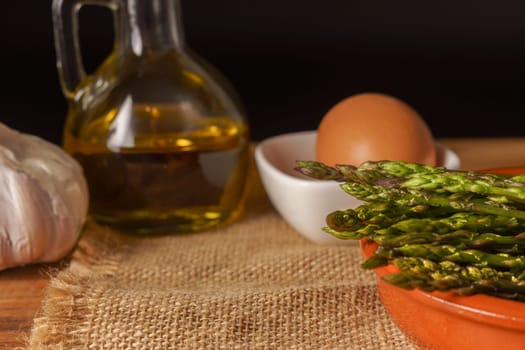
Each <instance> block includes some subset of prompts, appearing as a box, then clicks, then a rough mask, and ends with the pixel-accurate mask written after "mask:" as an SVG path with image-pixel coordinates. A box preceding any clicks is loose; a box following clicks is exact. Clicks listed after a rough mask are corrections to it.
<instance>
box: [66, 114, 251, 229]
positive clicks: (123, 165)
mask: <svg viewBox="0 0 525 350" xmlns="http://www.w3.org/2000/svg"><path fill="white" fill-rule="evenodd" d="M186 109H187V108H186V106H184V105H162V104H161V105H152V104H144V105H141V104H135V105H133V107H132V108H128V109H126V108H125V106H123V107H121V108H119V109H118V110H116V109H113V110H110V111H109V112H107V113H106V114H103V115H101V116H100V117H96V118H94V119H93V120H91V121H87V122H84V123H83V124H82V126H81V127H80V128H78V127H77V128H75V127H74V125H72V124H69V125H66V129H65V134H64V148H65V149H66V150H67V151H68V152H69V153H71V154H72V155H73V156H74V157H75V158H76V159H77V160H78V161H79V162H80V164H81V165H82V166H83V169H84V174H85V177H86V179H87V182H88V186H89V189H90V213H91V216H92V218H93V219H94V220H96V221H98V222H100V223H103V224H108V225H110V226H113V227H116V228H119V229H123V230H127V231H132V232H137V233H145V234H148V233H170V232H192V231H201V230H206V229H210V228H214V227H217V226H220V225H223V224H226V223H229V222H231V221H233V220H235V219H236V218H237V217H238V216H239V215H240V213H241V209H242V199H243V195H244V188H245V181H246V176H247V171H248V162H249V142H248V140H249V138H248V130H247V127H246V125H244V124H239V123H236V122H234V121H233V120H235V119H234V118H229V117H208V116H206V117H203V116H200V115H198V113H194V112H191V113H190V112H189V111H188V110H186Z"/></svg>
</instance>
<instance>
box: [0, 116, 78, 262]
mask: <svg viewBox="0 0 525 350" xmlns="http://www.w3.org/2000/svg"><path fill="white" fill-rule="evenodd" d="M87 210H88V189H87V184H86V180H85V178H84V175H83V173H82V168H81V167H80V165H79V164H78V163H77V162H76V160H74V159H73V158H72V157H71V156H70V155H68V154H67V153H66V152H65V151H64V150H62V149H61V148H60V147H58V146H56V145H54V144H52V143H50V142H47V141H45V140H43V139H41V138H39V137H37V136H33V135H28V134H23V133H20V132H18V131H15V130H13V129H10V128H8V127H7V126H5V125H3V124H1V123H0V270H3V269H6V268H9V267H14V266H21V265H26V264H30V263H36V262H53V261H56V260H59V259H60V258H62V257H64V256H65V255H66V254H68V253H69V251H70V250H71V249H72V248H73V247H74V245H75V244H76V242H77V240H78V237H79V235H80V232H81V229H82V226H83V225H84V223H85V220H86V216H87Z"/></svg>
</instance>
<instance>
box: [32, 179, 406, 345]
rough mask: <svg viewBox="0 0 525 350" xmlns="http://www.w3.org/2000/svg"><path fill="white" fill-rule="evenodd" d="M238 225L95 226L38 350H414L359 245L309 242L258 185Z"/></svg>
mask: <svg viewBox="0 0 525 350" xmlns="http://www.w3.org/2000/svg"><path fill="white" fill-rule="evenodd" d="M249 192H250V195H249V198H248V203H247V209H246V212H245V214H244V216H243V217H242V219H240V220H239V221H238V222H237V223H235V224H232V225H229V226H227V227H224V228H221V229H218V230H216V231H213V232H203V233H196V234H187V235H165V236H154V237H136V236H130V235H125V234H122V233H118V232H114V231H110V230H108V229H106V228H102V227H98V226H95V225H89V226H88V227H87V229H86V230H85V232H84V233H83V235H82V238H81V240H80V242H79V244H78V248H77V250H76V251H75V253H74V254H73V257H72V259H71V263H70V264H69V265H68V266H67V267H66V268H64V269H63V270H62V271H60V272H59V273H57V274H56V275H55V276H54V277H53V278H52V279H51V282H50V285H49V287H48V289H47V291H46V295H45V298H44V301H43V304H42V309H41V312H40V315H39V316H38V317H37V318H36V319H35V321H34V325H33V329H32V332H31V335H30V339H29V341H28V348H30V349H111V350H116V349H148V350H154V349H359V350H366V349H373V350H377V349H395V350H399V349H416V347H415V346H414V345H413V344H412V343H411V342H410V341H409V340H408V339H407V338H406V337H405V336H404V335H403V334H402V333H401V331H400V330H399V329H398V328H397V327H396V325H395V324H394V323H393V321H392V320H391V319H390V318H389V316H388V314H387V313H386V311H385V310H384V308H383V306H382V304H381V302H380V300H379V297H378V294H377V290H376V287H375V277H374V274H373V272H371V271H364V270H362V269H361V268H360V263H361V262H362V261H363V258H362V256H361V253H360V250H359V248H358V246H357V245H350V246H348V245H346V246H340V245H339V246H335V245H334V246H326V245H325V246H322V245H316V244H314V243H311V242H309V241H307V240H306V239H304V238H302V236H300V235H299V234H298V233H297V232H296V231H294V230H293V229H292V228H291V227H290V226H288V224H287V223H286V222H284V221H283V220H282V219H281V218H280V216H279V215H278V214H277V213H276V212H275V211H274V210H273V208H272V206H271V204H270V203H269V201H268V200H267V198H266V197H265V195H264V193H263V191H262V189H261V187H260V184H258V183H257V182H255V184H252V186H250V190H249Z"/></svg>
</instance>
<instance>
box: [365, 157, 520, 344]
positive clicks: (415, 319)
mask: <svg viewBox="0 0 525 350" xmlns="http://www.w3.org/2000/svg"><path fill="white" fill-rule="evenodd" d="M484 171H485V172H492V173H498V174H525V167H520V168H505V169H503V168H502V169H490V170H484ZM376 248H377V244H376V243H375V242H373V241H370V240H366V239H364V240H362V241H361V249H362V252H363V255H364V256H365V258H368V257H370V256H372V255H373V254H374V251H375V249H376ZM395 271H396V268H395V267H394V266H392V265H388V266H385V267H380V268H377V269H375V272H376V275H377V287H378V291H379V295H380V297H381V301H382V303H383V304H384V306H385V309H386V310H387V312H388V313H389V314H390V316H391V317H392V319H393V320H394V321H395V322H396V323H397V325H398V326H399V328H400V329H401V330H402V331H403V332H404V333H405V334H406V335H407V336H408V337H410V338H411V339H412V340H413V341H414V342H415V343H416V344H417V345H418V346H420V347H422V348H423V349H432V350H494V349H505V350H524V349H525V302H519V301H512V300H507V299H503V298H497V297H492V296H488V295H481V294H478V295H472V296H459V295H456V294H454V293H451V292H431V293H427V292H423V291H420V290H410V291H408V290H405V289H402V288H400V287H397V286H394V285H392V284H390V283H388V282H385V281H383V280H382V278H381V277H382V276H385V275H386V274H391V273H393V272H395Z"/></svg>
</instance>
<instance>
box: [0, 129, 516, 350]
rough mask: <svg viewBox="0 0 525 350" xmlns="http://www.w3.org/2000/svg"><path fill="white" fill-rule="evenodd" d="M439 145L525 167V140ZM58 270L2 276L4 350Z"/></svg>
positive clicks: (465, 157)
mask: <svg viewBox="0 0 525 350" xmlns="http://www.w3.org/2000/svg"><path fill="white" fill-rule="evenodd" d="M439 141H440V142H441V143H442V144H444V145H446V146H448V147H450V148H451V149H453V150H454V151H455V152H456V153H457V154H458V155H459V157H460V159H461V162H462V166H461V167H462V168H463V169H468V170H477V169H487V168H495V167H507V166H525V138H471V139H462V138H455V139H441V140H439ZM62 265H63V264H62ZM57 266H58V265H56V264H55V265H36V266H27V267H20V268H14V269H9V270H5V271H2V272H0V349H13V348H15V347H17V346H23V344H24V339H25V338H27V337H28V335H29V331H30V329H31V326H32V321H33V318H34V317H35V315H36V314H37V313H38V311H39V308H40V303H41V301H42V298H43V297H44V293H45V288H46V286H47V284H48V281H49V277H48V275H47V271H48V270H49V268H53V269H57Z"/></svg>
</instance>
